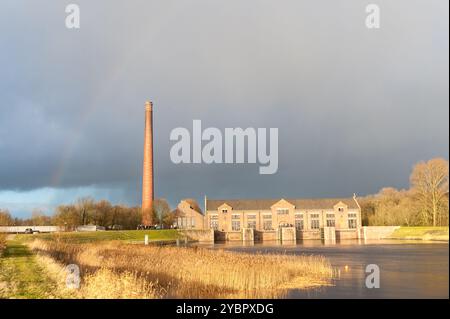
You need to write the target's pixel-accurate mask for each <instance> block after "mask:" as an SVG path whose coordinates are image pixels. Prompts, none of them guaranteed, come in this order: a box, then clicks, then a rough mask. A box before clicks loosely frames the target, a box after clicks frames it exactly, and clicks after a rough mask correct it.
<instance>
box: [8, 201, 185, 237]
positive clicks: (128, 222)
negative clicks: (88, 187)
mask: <svg viewBox="0 0 450 319" xmlns="http://www.w3.org/2000/svg"><path fill="white" fill-rule="evenodd" d="M175 218H176V216H175V212H172V211H171V209H170V206H169V204H168V202H167V201H166V200H165V199H157V200H155V201H154V209H153V220H154V221H155V223H157V224H158V225H160V226H161V227H163V228H170V227H171V226H172V225H173V222H174V221H175ZM141 220H142V211H141V208H140V207H127V206H125V205H112V204H111V203H110V202H108V201H106V200H100V201H95V200H94V199H93V198H90V197H85V198H80V199H78V200H77V201H76V202H75V203H74V204H68V205H60V206H58V207H56V209H55V212H54V214H53V215H52V216H47V215H45V214H44V213H42V212H41V211H39V210H35V211H33V212H32V215H31V218H28V219H20V218H13V217H12V216H11V214H10V213H9V212H8V211H6V210H1V209H0V225H2V226H30V225H32V226H50V225H54V226H61V227H64V228H65V229H66V230H74V229H76V227H78V226H82V225H97V226H103V227H105V228H107V229H136V228H137V226H138V225H139V224H140V223H141Z"/></svg>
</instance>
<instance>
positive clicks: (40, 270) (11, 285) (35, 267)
mask: <svg viewBox="0 0 450 319" xmlns="http://www.w3.org/2000/svg"><path fill="white" fill-rule="evenodd" d="M2 237H3V238H4V236H2ZM55 288H56V283H55V282H54V281H53V280H52V279H51V278H50V277H49V276H48V275H47V273H46V271H45V269H44V267H42V266H41V265H39V263H38V262H37V260H36V256H35V255H34V254H33V253H32V252H31V251H30V249H28V247H26V246H25V245H23V244H22V243H20V242H19V241H16V240H9V241H8V242H7V245H6V246H4V249H3V251H2V252H1V254H0V298H63V297H65V296H64V295H63V294H58V293H57V289H55Z"/></svg>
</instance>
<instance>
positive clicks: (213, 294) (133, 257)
mask: <svg viewBox="0 0 450 319" xmlns="http://www.w3.org/2000/svg"><path fill="white" fill-rule="evenodd" d="M155 237H156V236H155ZM155 237H154V238H155ZM65 239H68V238H63V240H60V239H59V238H58V237H56V236H55V237H54V238H53V240H49V238H47V239H45V240H44V239H38V238H35V236H29V237H25V236H15V238H14V239H12V240H8V241H7V246H6V249H5V254H4V255H3V256H2V257H0V270H1V271H0V273H1V277H0V298H112V299H116V298H278V297H282V296H284V295H285V294H286V293H287V291H288V290H289V289H310V288H317V287H323V286H327V285H329V284H331V280H332V278H333V276H334V275H335V274H334V271H333V268H332V267H331V264H330V263H329V261H328V260H327V259H326V258H325V257H323V256H289V255H286V254H284V253H282V252H279V253H276V254H270V255H258V254H257V255H255V254H246V253H236V252H227V251H222V250H210V249H203V248H198V247H176V246H172V247H170V246H153V245H149V246H144V245H131V244H130V243H126V242H124V241H106V240H105V241H99V240H97V241H93V242H90V243H80V242H78V243H74V242H72V241H70V240H65ZM69 264H76V265H77V266H78V267H79V270H80V279H81V283H82V284H81V287H80V289H77V290H72V291H70V290H68V288H67V287H66V277H67V270H66V266H67V265H69Z"/></svg>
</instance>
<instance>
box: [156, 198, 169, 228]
mask: <svg viewBox="0 0 450 319" xmlns="http://www.w3.org/2000/svg"><path fill="white" fill-rule="evenodd" d="M169 214H170V206H169V203H168V202H167V200H165V199H163V198H161V199H156V200H155V201H154V202H153V220H155V221H157V223H158V224H159V225H161V226H162V225H164V221H165V220H167V216H168V215H169Z"/></svg>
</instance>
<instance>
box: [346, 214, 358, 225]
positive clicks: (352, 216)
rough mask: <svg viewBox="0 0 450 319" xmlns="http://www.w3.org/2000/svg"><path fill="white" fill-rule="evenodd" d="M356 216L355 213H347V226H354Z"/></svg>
mask: <svg viewBox="0 0 450 319" xmlns="http://www.w3.org/2000/svg"><path fill="white" fill-rule="evenodd" d="M356 226H357V217H356V213H348V228H356Z"/></svg>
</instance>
